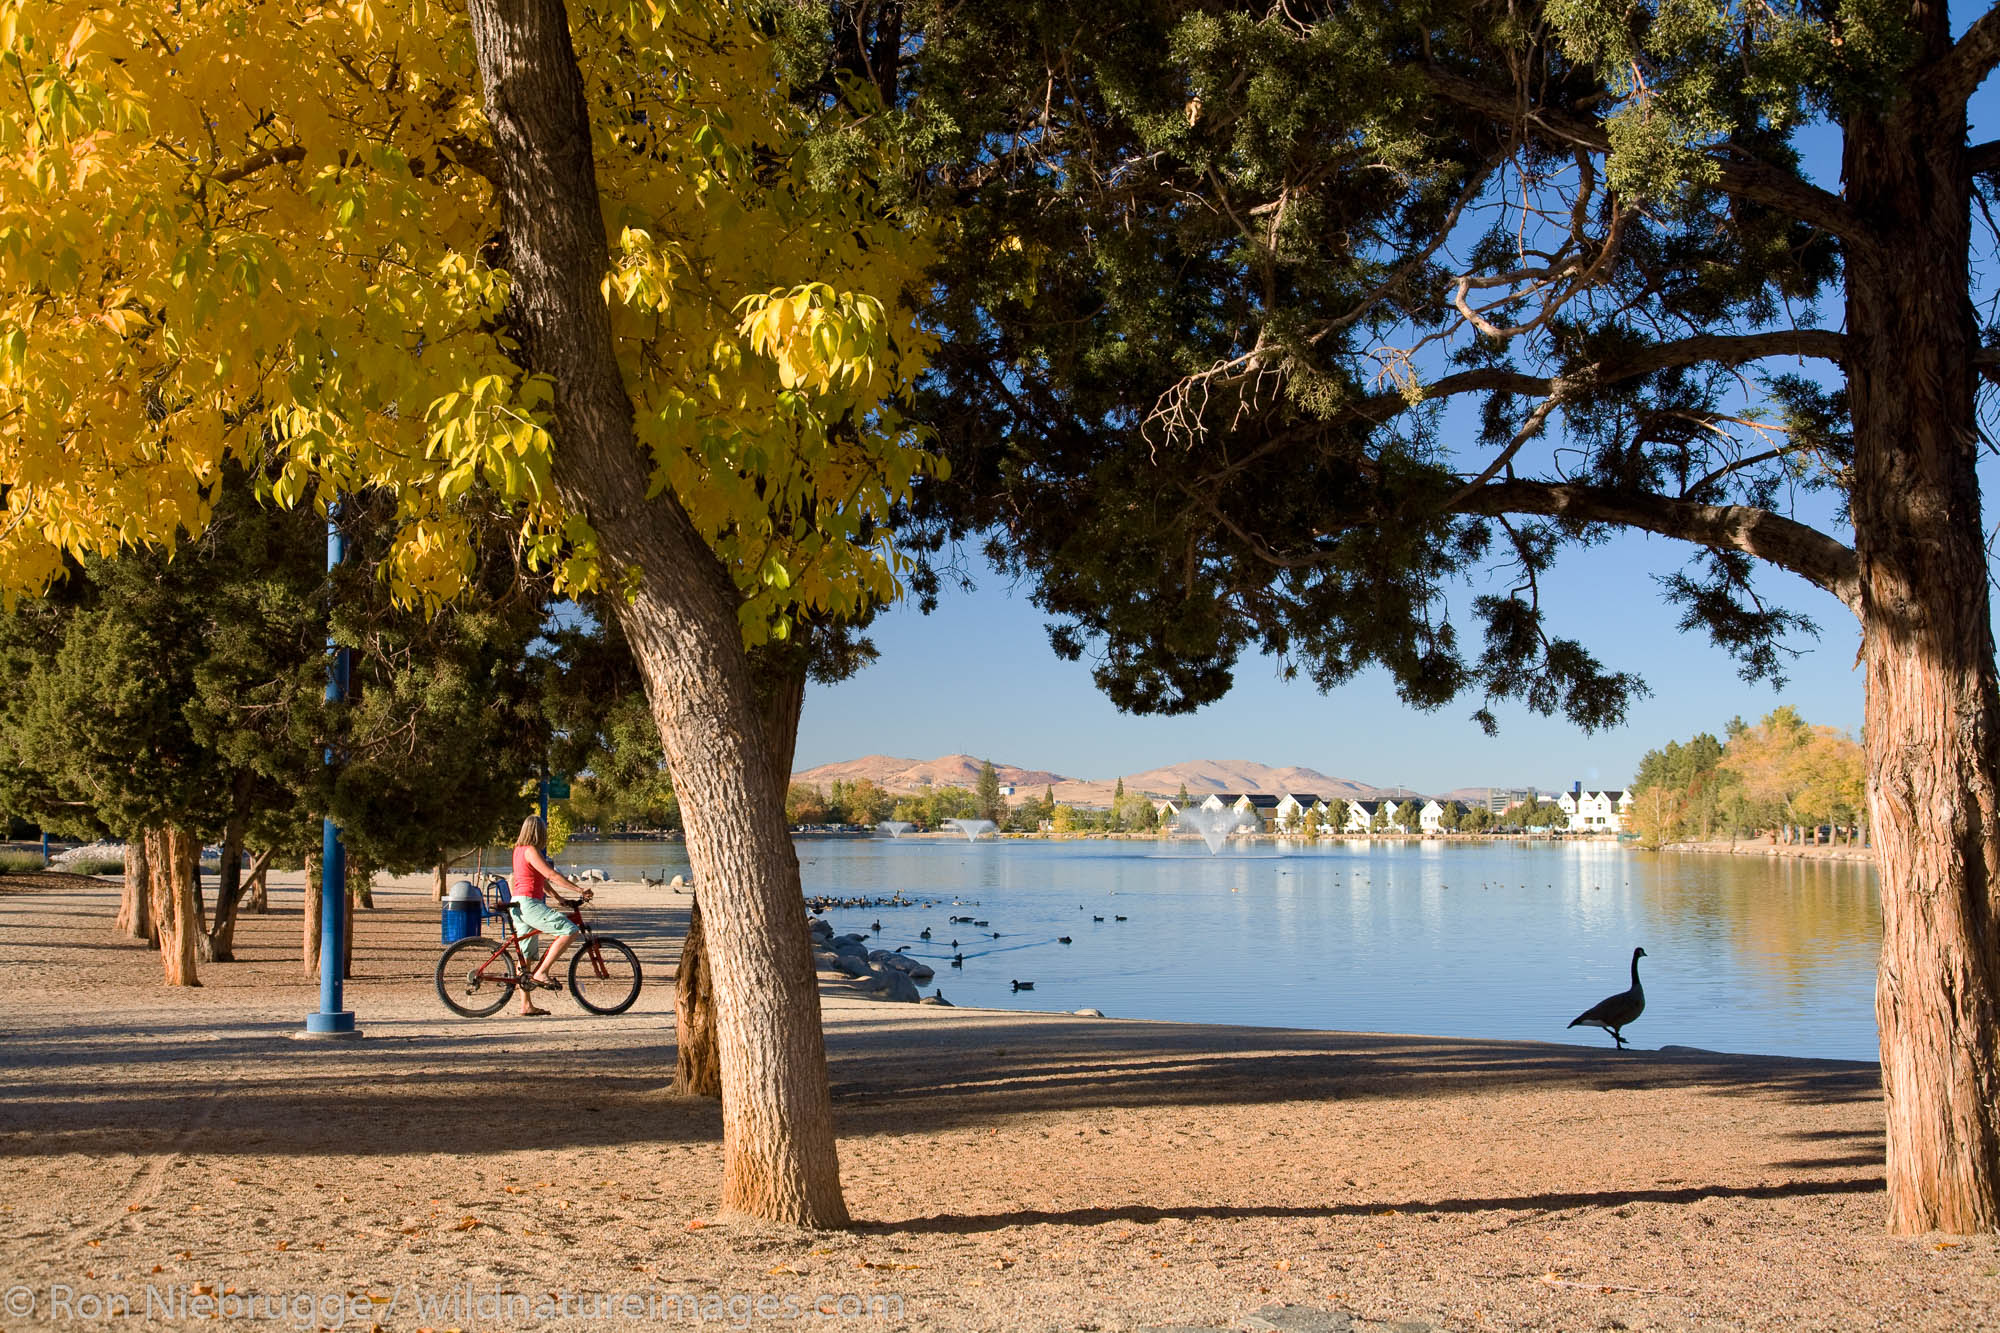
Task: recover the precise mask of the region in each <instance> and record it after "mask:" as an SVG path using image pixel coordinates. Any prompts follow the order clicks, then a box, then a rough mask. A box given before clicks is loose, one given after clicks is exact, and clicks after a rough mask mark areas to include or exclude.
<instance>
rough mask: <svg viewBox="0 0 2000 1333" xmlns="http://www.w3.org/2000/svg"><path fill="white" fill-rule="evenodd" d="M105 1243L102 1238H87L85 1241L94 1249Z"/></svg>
mask: <svg viewBox="0 0 2000 1333" xmlns="http://www.w3.org/2000/svg"><path fill="white" fill-rule="evenodd" d="M103 1243H104V1242H103V1241H101V1240H87V1241H85V1242H84V1244H85V1245H88V1246H89V1247H90V1248H91V1249H93V1250H94V1249H96V1248H97V1247H98V1246H100V1245H102V1244H103Z"/></svg>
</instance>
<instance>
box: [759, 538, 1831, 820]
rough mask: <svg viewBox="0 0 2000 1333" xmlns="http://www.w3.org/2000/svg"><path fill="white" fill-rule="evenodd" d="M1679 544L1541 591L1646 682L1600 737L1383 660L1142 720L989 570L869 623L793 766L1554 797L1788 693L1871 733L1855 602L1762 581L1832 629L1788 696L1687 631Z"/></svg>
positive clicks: (1556, 614) (1598, 565) (809, 707)
mask: <svg viewBox="0 0 2000 1333" xmlns="http://www.w3.org/2000/svg"><path fill="white" fill-rule="evenodd" d="M1684 549H1685V548H1682V547H1679V546H1678V544H1676V543H1671V542H1668V541H1665V540H1663V539H1659V538H1646V537H1643V536H1632V537H1625V538H1619V539H1617V540H1614V541H1613V542H1611V543H1609V544H1607V545H1604V546H1600V547H1597V548H1594V549H1592V550H1588V551H1579V552H1573V553H1572V554H1571V555H1570V556H1569V557H1567V558H1566V559H1565V560H1564V562H1563V563H1562V565H1561V566H1560V567H1559V569H1558V570H1557V573H1556V576H1555V577H1554V578H1553V579H1551V580H1550V581H1549V585H1548V586H1547V587H1546V588H1545V591H1544V605H1545V606H1548V607H1549V608H1550V611H1551V616H1552V620H1553V622H1554V628H1556V629H1557V630H1558V631H1561V632H1566V633H1569V634H1573V635H1575V636H1577V637H1579V638H1581V639H1583V640H1584V641H1585V642H1586V643H1588V644H1590V645H1592V647H1593V648H1594V649H1595V650H1596V651H1597V653H1598V655H1599V656H1600V657H1601V658H1602V659H1604V660H1605V662H1606V663H1607V664H1608V665H1610V666H1612V667H1614V668H1622V669H1626V670H1632V671H1636V672H1638V673H1639V674H1640V675H1642V676H1644V677H1645V679H1646V681H1647V683H1648V684H1649V685H1650V686H1651V687H1652V691H1653V694H1652V696H1651V697H1650V698H1646V699H1641V700H1638V701H1636V702H1635V703H1634V704H1633V706H1632V708H1631V711H1630V714H1629V718H1628V721H1627V723H1626V725H1625V726H1623V727H1620V728H1618V729H1616V730H1613V731H1606V732H1601V733H1599V734H1597V735H1594V736H1592V735H1586V734H1585V733H1583V732H1581V731H1579V730H1578V729H1577V728H1576V727H1574V726H1573V725H1571V724H1569V723H1568V722H1564V721H1560V720H1557V719H1553V718H1539V717H1535V716H1534V715H1532V714H1530V713H1527V712H1526V711H1524V710H1522V709H1518V708H1502V709H1500V710H1499V716H1500V721H1501V727H1500V734H1499V735H1498V736H1496V737H1492V738H1488V737H1487V736H1485V735H1484V734H1483V733H1482V732H1481V731H1480V729H1479V727H1478V726H1477V724H1475V723H1474V722H1472V720H1471V717H1470V715H1471V713H1472V711H1473V709H1474V708H1475V707H1477V705H1478V701H1477V700H1476V699H1461V700H1460V701H1458V702H1457V703H1455V704H1451V705H1447V706H1446V707H1445V708H1444V709H1442V710H1441V711H1439V712H1436V713H1425V712H1420V711H1418V710H1416V709H1413V708H1410V707H1409V706H1407V705H1405V704H1404V703H1403V702H1402V701H1401V700H1400V699H1398V698H1397V697H1396V693H1395V689H1394V688H1393V686H1392V685H1391V683H1390V682H1389V680H1388V677H1387V674H1386V673H1384V672H1381V671H1371V672H1369V673H1367V674H1365V675H1364V676H1362V677H1360V678H1358V679H1357V680H1355V681H1353V682H1352V683H1350V684H1348V685H1346V686H1344V687H1342V688H1341V689H1338V690H1335V691H1334V692H1332V693H1331V694H1321V693H1319V691H1317V690H1316V689H1314V688H1313V687H1312V686H1311V685H1310V684H1309V683H1306V682H1305V681H1303V680H1300V681H1293V682H1285V681H1282V680H1280V679H1279V678H1278V675H1277V667H1276V664H1275V663H1274V662H1272V661H1271V660H1270V659H1266V658H1251V659H1247V660H1245V661H1244V662H1243V663H1241V664H1240V665H1239V667H1238V670H1237V677H1236V687H1235V689H1234V690H1232V691H1231V692H1230V693H1229V695H1228V696H1227V697H1226V698H1224V699H1223V700H1222V701H1220V702H1219V703H1216V704H1213V705H1211V706H1210V707H1208V708H1206V709H1204V710H1202V711H1201V712H1198V713H1195V714H1193V715H1191V716H1188V717H1175V718H1160V717H1151V718H1146V717H1130V716H1127V715H1125V714H1122V713H1120V712H1118V710H1117V709H1115V708H1113V707H1112V706H1111V705H1110V704H1109V703H1108V702H1106V701H1105V699H1104V697H1103V696H1102V695H1100V694H1099V693H1098V692H1097V690H1096V687H1095V686H1094V685H1092V684H1091V680H1090V663H1089V660H1088V659H1085V660H1084V661H1080V662H1065V661H1062V660H1061V659H1059V658H1057V657H1056V655H1055V654H1054V653H1053V652H1052V651H1050V649H1049V646H1048V639H1047V637H1046V635H1045V634H1044V632H1043V630H1042V625H1043V620H1044V618H1043V616H1042V615H1041V613H1040V612H1039V611H1037V610H1036V609H1035V607H1034V606H1033V605H1032V604H1030V603H1029V601H1028V600H1027V597H1026V595H1025V592H1024V591H1020V590H1010V589H1008V588H1007V587H1006V586H1005V585H1004V584H1003V583H1002V582H1001V581H1000V580H999V578H998V576H991V575H989V576H987V577H986V578H985V579H984V580H983V582H982V586H981V587H980V588H979V590H978V591H977V592H976V593H974V594H971V595H965V594H953V593H948V594H947V595H946V596H945V598H944V600H943V602H942V604H941V605H940V606H939V608H938V611H937V612H936V613H935V614H934V615H931V616H924V615H922V614H920V613H918V612H917V611H916V609H915V608H914V607H911V606H905V607H898V608H896V609H895V610H893V611H891V612H890V613H889V614H887V615H885V616H883V617H882V618H881V619H880V620H878V621H877V622H876V625H875V628H874V629H873V631H872V634H873V637H874V639H875V642H876V645H877V646H878V647H879V648H880V649H881V650H882V659H881V661H879V662H878V663H876V665H875V666H873V667H871V668H869V669H868V670H867V671H864V672H862V673H861V674H860V675H859V676H857V677H855V678H854V679H853V680H850V681H846V682H844V683H842V684H840V685H834V686H813V687H811V688H810V689H809V690H808V691H807V694H806V707H805V715H804V717H803V719H802V720H801V722H800V727H799V746H798V762H797V764H796V767H798V768H801V769H803V768H810V767H812V766H814V765H816V764H822V763H827V762H830V761H833V760H839V759H853V758H857V757H859V756H861V755H864V754H892V755H901V756H904V757H907V758H914V759H928V758H932V757H935V756H937V755H941V754H952V753H959V752H963V753H966V754H973V755H978V756H981V757H983V758H990V759H993V760H995V761H997V762H1001V763H1010V764H1019V765H1021V766H1023V767H1027V768H1047V769H1051V770H1054V771H1055V772H1058V773H1061V774H1064V775H1065V776H1068V777H1078V778H1103V779H1109V778H1111V777H1113V776H1115V775H1118V774H1123V773H1136V772H1140V771H1143V770H1145V769H1148V768H1154V767H1158V766H1160V765H1162V764H1170V763H1174V762H1177V761H1180V760H1186V759H1252V760H1256V761H1257V762H1260V763H1267V764H1274V765H1280V766H1282V765H1288V764H1300V765H1304V766H1305V767H1308V768H1316V769H1318V770H1320V771H1321V772H1323V773H1327V774H1329V775H1331V776H1334V777H1344V778H1353V779H1356V780H1357V781H1360V782H1365V783H1369V784H1371V785H1374V786H1384V787H1387V786H1397V785H1402V786H1408V787H1413V788H1416V789H1418V790H1422V791H1444V790H1448V789H1450V788H1453V787H1462V786H1487V785H1493V786H1512V785H1517V784H1520V785H1528V784H1532V785H1535V786H1538V787H1541V788H1543V789H1545V790H1550V789H1556V788H1562V787H1567V786H1568V785H1569V784H1570V783H1571V782H1572V781H1579V780H1580V781H1582V782H1584V783H1585V784H1587V785H1588V784H1592V783H1603V784H1606V785H1611V786H1622V785H1623V784H1624V783H1625V782H1626V781H1627V780H1628V779H1629V778H1630V777H1631V774H1632V770H1633V769H1634V767H1636V765H1637V763H1638V760H1639V756H1640V755H1642V754H1644V753H1645V752H1646V751H1647V750H1649V749H1652V748H1653V747H1654V746H1657V745H1661V744H1664V743H1665V742H1666V741H1668V740H1672V739H1682V738H1685V737H1687V736H1690V735H1692V734H1694V733H1695V732H1696V731H1702V730H1707V731H1714V732H1716V733H1718V734H1720V732H1721V730H1722V727H1723V725H1724V724H1725V723H1727V722H1728V720H1729V719H1730V718H1731V717H1732V716H1734V715H1737V714H1741V715H1742V716H1744V717H1746V718H1754V717H1756V716H1758V715H1760V714H1763V713H1766V712H1769V711H1770V710H1771V709H1772V708H1773V707H1775V706H1776V705H1778V704H1780V703H1790V704H1794V705H1796V706H1797V707H1798V708H1799V710H1800V711H1801V712H1803V713H1804V714H1805V715H1806V716H1807V717H1808V718H1811V719H1812V720H1814V721H1816V722H1826V723H1831V724H1833V725H1836V726H1841V727H1845V728H1848V729H1850V730H1857V731H1858V730H1859V728H1860V725H1861V689H1862V683H1861V672H1860V670H1859V669H1858V668H1855V667H1854V666H1853V663H1854V656H1855V651H1856V649H1857V648H1858V646H1859V644H1860V634H1859V631H1858V629H1857V628H1856V626H1855V623H1854V620H1853V618H1852V617H1851V616H1850V615H1848V613H1847V610H1846V608H1844V607H1842V606H1841V605H1840V604H1839V603H1838V602H1835V601H1834V600H1833V599H1832V598H1831V597H1829V596H1827V595H1826V594H1824V593H1822V592H1820V591H1819V590H1818V589H1816V588H1813V587H1811V586H1810V585H1808V584H1806V583H1805V582H1804V581H1802V580H1800V579H1796V578H1794V577H1792V576H1791V575H1789V574H1783V573H1781V572H1777V571H1771V572H1769V573H1767V574H1766V576H1765V578H1764V579H1763V580H1762V582H1761V586H1762V587H1763V588H1765V589H1766V590H1767V591H1769V592H1771V593H1773V594H1775V595H1777V596H1779V597H1781V598H1783V599H1785V600H1786V602H1787V604H1788V605H1790V606H1791V607H1793V608H1794V609H1796V610H1802V611H1804V612H1805V613H1806V614H1808V615H1810V616H1812V617H1813V618H1814V619H1815V620H1816V621H1818V622H1819V625H1820V631H1821V632H1820V638H1819V641H1818V643H1817V645H1816V646H1813V647H1812V649H1811V651H1809V652H1808V653H1807V654H1806V655H1805V656H1803V657H1801V658H1800V659H1799V660H1798V661H1797V662H1796V663H1795V664H1794V670H1793V671H1792V673H1791V677H1792V679H1791V684H1790V686H1789V687H1788V688H1787V689H1785V690H1784V691H1783V692H1782V693H1781V692H1779V691H1777V690H1774V689H1772V688H1771V687H1770V686H1769V685H1768V684H1759V685H1754V686H1752V685H1746V684H1745V683H1744V682H1743V681H1741V680H1740V679H1738V678H1737V676H1736V672H1735V667H1734V664H1733V663H1732V662H1731V661H1730V660H1729V659H1728V658H1727V657H1726V656H1724V655H1723V654H1722V653H1721V652H1719V651H1718V650H1716V649H1714V648H1712V647H1710V646H1709V645H1708V644H1707V642H1706V640H1704V639H1702V638H1701V637H1699V636H1698V635H1686V634H1681V633H1679V632H1677V631H1676V630H1675V628H1674V623H1675V620H1676V618H1677V616H1676V613H1675V612H1674V611H1673V610H1672V609H1671V608H1669V607H1666V606H1664V605H1662V604H1661V602H1660V601H1659V599H1658V596H1657V589H1656V587H1655V585H1654V583H1653V581H1652V576H1653V575H1654V574H1656V573H1663V572H1668V571H1670V570H1672V569H1675V568H1677V567H1678V566H1679V563H1680V559H1681V554H1680V553H1681V551H1682V550H1684Z"/></svg>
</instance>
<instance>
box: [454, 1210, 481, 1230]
mask: <svg viewBox="0 0 2000 1333" xmlns="http://www.w3.org/2000/svg"><path fill="white" fill-rule="evenodd" d="M479 1225H481V1223H480V1221H479V1219H478V1218H476V1217H474V1216H473V1215H472V1214H471V1213H467V1214H466V1215H465V1216H464V1217H461V1218H459V1219H458V1221H456V1222H454V1223H452V1224H451V1229H452V1230H453V1231H470V1230H472V1229H473V1228H474V1227H476V1226H479Z"/></svg>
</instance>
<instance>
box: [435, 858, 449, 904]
mask: <svg viewBox="0 0 2000 1333" xmlns="http://www.w3.org/2000/svg"><path fill="white" fill-rule="evenodd" d="M450 878H451V867H450V866H448V865H446V864H445V863H444V862H442V861H440V862H438V863H437V864H436V865H434V866H432V867H431V901H432V902H434V903H441V902H443V901H444V891H445V887H446V881H447V880H449V879H450Z"/></svg>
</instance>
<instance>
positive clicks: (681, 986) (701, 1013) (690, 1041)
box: [674, 889, 722, 1097]
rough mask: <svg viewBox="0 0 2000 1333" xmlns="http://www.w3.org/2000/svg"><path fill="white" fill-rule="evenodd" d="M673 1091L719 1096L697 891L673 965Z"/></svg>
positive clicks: (717, 1056)
mask: <svg viewBox="0 0 2000 1333" xmlns="http://www.w3.org/2000/svg"><path fill="white" fill-rule="evenodd" d="M674 1092H675V1093H677V1094H679V1095H680V1096H683V1097H720V1096H721V1095H722V1051H721V1048H720V1044H719V1042H718V1040H717V1037H716V1031H715V985H714V981H713V979H712V977H711V976H710V973H709V966H708V932H706V931H705V930H703V929H702V924H701V892H700V890H698V889H697V890H696V891H695V893H694V895H693V897H692V899H691V901H690V902H689V904H688V928H687V936H686V938H684V939H683V940H682V941H681V959H680V963H679V965H678V966H677V967H676V968H675V969H674Z"/></svg>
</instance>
